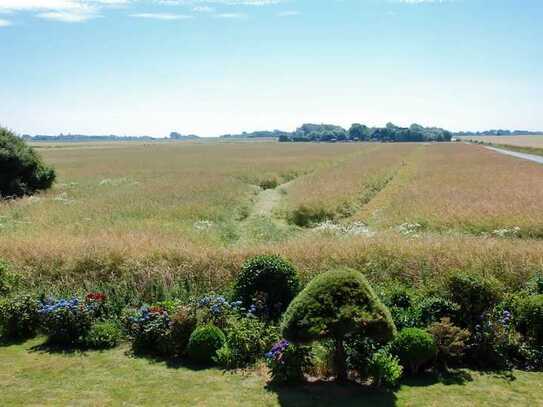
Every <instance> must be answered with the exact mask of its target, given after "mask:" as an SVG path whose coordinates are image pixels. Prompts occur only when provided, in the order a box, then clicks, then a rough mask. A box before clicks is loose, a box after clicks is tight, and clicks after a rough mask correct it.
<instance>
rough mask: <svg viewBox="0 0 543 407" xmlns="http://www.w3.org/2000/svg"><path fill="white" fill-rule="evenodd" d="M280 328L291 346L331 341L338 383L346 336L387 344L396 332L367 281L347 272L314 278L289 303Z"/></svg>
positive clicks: (343, 377) (343, 368) (342, 372)
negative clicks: (366, 338)
mask: <svg viewBox="0 0 543 407" xmlns="http://www.w3.org/2000/svg"><path fill="white" fill-rule="evenodd" d="M281 329H282V333H283V336H284V337H285V338H286V339H287V340H289V341H292V342H294V343H309V342H312V341H314V340H319V339H333V340H334V342H335V353H334V362H335V369H336V374H337V377H338V380H339V381H343V380H346V379H347V369H346V360H345V359H346V355H345V348H344V341H345V337H346V336H347V335H355V334H360V335H363V336H366V337H368V338H374V339H379V340H382V341H387V340H389V339H391V338H392V337H393V336H394V333H395V330H396V328H395V327H394V322H392V318H391V317H390V313H389V312H388V310H387V308H386V307H385V306H384V305H383V304H382V303H381V302H380V301H379V299H378V298H377V296H376V295H375V293H374V292H373V290H372V288H371V287H370V285H369V283H368V281H367V280H366V278H365V277H364V276H363V275H362V274H361V273H360V272H358V271H356V270H350V269H342V270H335V271H329V272H326V273H323V274H321V275H319V276H317V277H316V278H314V279H313V280H312V281H311V282H310V283H309V284H308V285H307V287H306V288H305V289H304V290H303V291H302V292H301V293H300V294H299V295H298V296H297V297H296V298H295V299H294V301H292V303H291V304H290V306H289V308H288V309H287V312H286V313H285V315H284V319H283V323H282V326H281Z"/></svg>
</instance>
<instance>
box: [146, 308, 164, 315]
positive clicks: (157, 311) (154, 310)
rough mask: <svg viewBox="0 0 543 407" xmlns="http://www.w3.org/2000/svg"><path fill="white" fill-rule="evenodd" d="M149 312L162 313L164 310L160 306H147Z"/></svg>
mask: <svg viewBox="0 0 543 407" xmlns="http://www.w3.org/2000/svg"><path fill="white" fill-rule="evenodd" d="M149 312H150V313H151V314H162V313H163V312H164V310H163V309H162V308H160V307H149Z"/></svg>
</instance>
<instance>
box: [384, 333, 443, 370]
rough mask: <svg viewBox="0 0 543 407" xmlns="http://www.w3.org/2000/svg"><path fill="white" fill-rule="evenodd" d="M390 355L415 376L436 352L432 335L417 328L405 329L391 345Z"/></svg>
mask: <svg viewBox="0 0 543 407" xmlns="http://www.w3.org/2000/svg"><path fill="white" fill-rule="evenodd" d="M391 352H392V354H394V355H396V356H398V357H399V358H400V361H401V363H402V365H403V366H407V367H409V370H410V371H411V373H413V374H416V373H417V372H418V371H419V369H420V367H421V366H422V365H424V364H425V363H426V362H428V361H430V360H431V359H432V358H433V357H434V356H435V355H436V352H437V348H436V344H435V341H434V338H433V336H432V335H430V334H429V333H428V332H426V331H424V330H422V329H419V328H405V329H402V330H401V331H400V333H399V334H398V336H396V338H395V339H394V340H393V341H392V343H391Z"/></svg>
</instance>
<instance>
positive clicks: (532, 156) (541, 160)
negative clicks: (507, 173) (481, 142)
mask: <svg viewBox="0 0 543 407" xmlns="http://www.w3.org/2000/svg"><path fill="white" fill-rule="evenodd" d="M486 148H488V149H489V150H494V151H496V152H498V153H501V154H505V155H510V156H513V157H516V158H522V159H524V160H529V161H534V162H536V163H539V164H543V156H541V155H535V154H526V153H518V152H516V151H509V150H503V149H501V148H496V147H486Z"/></svg>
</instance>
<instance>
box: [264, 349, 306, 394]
mask: <svg viewBox="0 0 543 407" xmlns="http://www.w3.org/2000/svg"><path fill="white" fill-rule="evenodd" d="M311 356H312V354H311V347H309V346H304V345H296V344H294V343H290V342H289V341H287V340H286V339H281V340H280V341H279V342H277V343H276V344H275V345H273V347H272V348H271V350H270V351H269V352H268V353H266V359H267V361H268V367H269V368H270V372H271V379H272V382H273V383H277V384H294V383H300V382H302V381H303V380H304V373H305V372H306V371H307V370H308V369H309V368H310V367H311V364H312V363H311V359H312V358H311Z"/></svg>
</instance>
